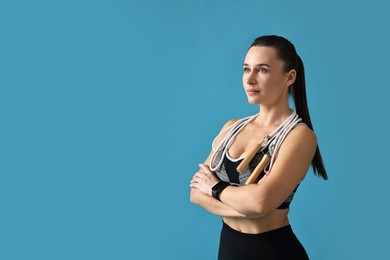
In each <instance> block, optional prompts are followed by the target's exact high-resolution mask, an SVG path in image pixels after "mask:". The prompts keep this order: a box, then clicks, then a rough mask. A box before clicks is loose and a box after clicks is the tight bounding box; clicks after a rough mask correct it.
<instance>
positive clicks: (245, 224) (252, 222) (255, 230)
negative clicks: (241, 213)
mask: <svg viewBox="0 0 390 260" xmlns="http://www.w3.org/2000/svg"><path fill="white" fill-rule="evenodd" d="M288 212H289V208H288V209H275V210H273V211H271V212H270V213H268V214H267V215H265V216H263V217H259V218H231V217H224V218H223V221H224V222H225V223H226V224H227V225H228V226H230V227H231V228H232V229H234V230H236V231H239V232H242V233H247V234H260V233H264V232H267V231H270V230H274V229H277V228H281V227H284V226H287V225H288V224H289V221H288V217H287V214H288Z"/></svg>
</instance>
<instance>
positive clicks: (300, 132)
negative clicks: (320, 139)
mask: <svg viewBox="0 0 390 260" xmlns="http://www.w3.org/2000/svg"><path fill="white" fill-rule="evenodd" d="M285 143H286V145H288V146H292V147H297V146H299V147H300V148H301V149H304V150H307V151H308V152H314V151H315V150H316V147H317V136H316V134H315V133H314V131H313V130H311V129H310V128H309V127H308V126H307V125H305V124H302V125H298V126H296V127H295V128H294V129H293V130H291V132H290V133H289V134H288V135H287V137H286V140H285Z"/></svg>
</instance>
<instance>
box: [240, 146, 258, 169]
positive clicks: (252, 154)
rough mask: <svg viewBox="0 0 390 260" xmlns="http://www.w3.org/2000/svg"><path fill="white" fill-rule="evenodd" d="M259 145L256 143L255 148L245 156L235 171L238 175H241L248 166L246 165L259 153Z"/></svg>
mask: <svg viewBox="0 0 390 260" xmlns="http://www.w3.org/2000/svg"><path fill="white" fill-rule="evenodd" d="M261 148H262V147H261V144H259V143H257V144H256V146H255V147H253V149H252V150H251V151H250V152H249V153H248V155H247V156H245V158H244V160H242V162H241V163H240V164H239V165H238V166H237V168H236V170H237V171H238V172H239V173H243V172H244V171H245V169H246V167H247V166H248V164H249V163H250V162H251V161H252V160H253V157H255V155H256V153H257V152H258V151H260V149H261Z"/></svg>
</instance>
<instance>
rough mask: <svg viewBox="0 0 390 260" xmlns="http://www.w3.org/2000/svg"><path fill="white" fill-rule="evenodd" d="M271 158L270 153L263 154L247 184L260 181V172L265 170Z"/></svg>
mask: <svg viewBox="0 0 390 260" xmlns="http://www.w3.org/2000/svg"><path fill="white" fill-rule="evenodd" d="M270 159H271V157H270V156H269V155H268V154H264V155H263V158H261V161H260V162H259V164H258V165H257V166H256V168H255V169H254V170H253V172H252V174H251V176H249V178H248V179H247V180H246V182H245V185H248V184H252V183H256V182H258V179H259V176H260V174H261V173H262V172H263V170H264V168H265V166H267V164H268V162H269V161H270Z"/></svg>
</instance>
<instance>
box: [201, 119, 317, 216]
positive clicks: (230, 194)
mask: <svg viewBox="0 0 390 260" xmlns="http://www.w3.org/2000/svg"><path fill="white" fill-rule="evenodd" d="M316 147H317V139H316V136H315V134H314V132H313V131H312V130H310V129H309V128H308V127H306V126H298V127H296V128H295V129H294V130H292V131H291V132H290V133H289V134H288V136H287V137H286V139H285V140H284V142H283V144H282V146H281V147H280V150H279V153H278V157H277V159H276V160H275V163H274V165H273V167H272V170H271V172H270V173H269V175H267V176H265V177H263V179H262V180H261V181H260V182H259V183H258V184H250V185H246V186H242V187H233V186H228V187H227V188H225V189H224V190H223V191H222V192H221V193H220V199H221V201H222V202H223V204H225V205H227V206H229V207H230V208H232V209H233V210H235V211H237V212H238V213H240V214H242V215H245V216H246V217H262V216H265V215H267V214H268V213H269V212H270V211H272V210H274V209H276V208H277V207H278V206H279V205H280V204H281V203H282V202H283V201H284V200H285V199H286V198H287V197H288V196H289V194H291V192H292V191H293V190H294V189H295V187H296V186H297V185H298V184H299V183H300V182H301V181H302V180H303V178H304V177H305V175H306V172H307V170H308V168H309V167H310V163H311V160H312V158H313V156H314V153H315V151H316ZM209 174H210V172H207V171H206V172H205V175H204V176H202V175H201V174H198V182H199V183H200V184H201V186H202V187H203V188H202V189H201V190H202V191H203V192H204V193H206V194H210V193H211V188H212V182H210V181H208V178H207V175H209Z"/></svg>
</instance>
